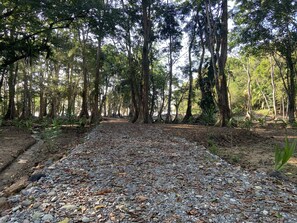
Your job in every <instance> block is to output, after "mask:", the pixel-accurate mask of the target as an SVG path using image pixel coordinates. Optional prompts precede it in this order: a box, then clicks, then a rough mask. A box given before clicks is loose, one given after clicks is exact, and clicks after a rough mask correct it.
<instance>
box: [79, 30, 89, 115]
mask: <svg viewBox="0 0 297 223" xmlns="http://www.w3.org/2000/svg"><path fill="white" fill-rule="evenodd" d="M79 35H80V34H79ZM82 38H83V39H82V40H81V41H80V42H81V45H82V60H83V61H82V72H83V92H82V105H81V111H80V114H79V117H81V118H82V117H84V118H89V111H88V85H89V83H88V82H89V81H88V69H87V61H86V60H87V58H86V57H87V55H86V41H87V33H85V31H84V30H82Z"/></svg>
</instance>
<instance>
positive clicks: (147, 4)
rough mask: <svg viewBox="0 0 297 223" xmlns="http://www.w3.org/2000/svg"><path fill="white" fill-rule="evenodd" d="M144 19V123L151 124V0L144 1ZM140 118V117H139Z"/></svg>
mask: <svg viewBox="0 0 297 223" xmlns="http://www.w3.org/2000/svg"><path fill="white" fill-rule="evenodd" d="M142 13H143V15H142V18H143V47H142V72H143V89H142V97H141V98H142V115H143V120H140V121H141V122H143V123H149V122H151V120H149V100H148V97H149V79H150V78H149V72H150V69H149V42H150V33H151V20H150V0H142ZM139 117H140V116H139Z"/></svg>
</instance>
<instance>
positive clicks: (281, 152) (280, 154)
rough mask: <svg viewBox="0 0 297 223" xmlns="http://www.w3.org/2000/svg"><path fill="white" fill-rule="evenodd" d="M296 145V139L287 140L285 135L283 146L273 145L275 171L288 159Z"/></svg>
mask: <svg viewBox="0 0 297 223" xmlns="http://www.w3.org/2000/svg"><path fill="white" fill-rule="evenodd" d="M296 146H297V140H294V141H293V142H289V140H288V138H287V137H286V139H285V145H284V147H281V146H279V145H276V146H275V154H274V161H275V165H274V169H275V170H276V171H278V170H281V169H282V168H283V166H284V165H285V164H286V163H287V162H288V160H289V159H290V158H291V157H292V156H293V154H294V152H295V149H296Z"/></svg>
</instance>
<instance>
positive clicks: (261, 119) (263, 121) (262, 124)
mask: <svg viewBox="0 0 297 223" xmlns="http://www.w3.org/2000/svg"><path fill="white" fill-rule="evenodd" d="M258 122H259V124H260V126H261V127H264V126H265V125H266V116H265V117H263V118H258Z"/></svg>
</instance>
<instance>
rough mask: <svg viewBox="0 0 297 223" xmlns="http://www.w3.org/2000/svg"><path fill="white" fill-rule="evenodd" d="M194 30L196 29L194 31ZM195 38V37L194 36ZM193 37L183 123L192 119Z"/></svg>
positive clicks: (189, 52) (189, 50)
mask: <svg viewBox="0 0 297 223" xmlns="http://www.w3.org/2000/svg"><path fill="white" fill-rule="evenodd" d="M195 30H196V29H195ZM194 37H195V36H194ZM194 37H192V40H191V43H190V46H189V49H188V57H189V92H188V105H187V111H186V115H185V117H184V119H183V122H188V121H189V119H190V118H191V117H192V98H193V72H192V46H193V42H194Z"/></svg>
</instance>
